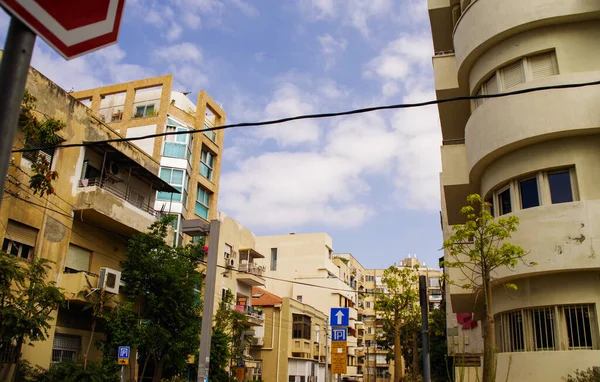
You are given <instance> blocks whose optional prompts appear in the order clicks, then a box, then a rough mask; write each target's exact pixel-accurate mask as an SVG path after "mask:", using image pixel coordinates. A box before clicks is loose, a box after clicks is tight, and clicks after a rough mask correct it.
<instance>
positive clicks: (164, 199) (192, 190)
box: [71, 75, 225, 245]
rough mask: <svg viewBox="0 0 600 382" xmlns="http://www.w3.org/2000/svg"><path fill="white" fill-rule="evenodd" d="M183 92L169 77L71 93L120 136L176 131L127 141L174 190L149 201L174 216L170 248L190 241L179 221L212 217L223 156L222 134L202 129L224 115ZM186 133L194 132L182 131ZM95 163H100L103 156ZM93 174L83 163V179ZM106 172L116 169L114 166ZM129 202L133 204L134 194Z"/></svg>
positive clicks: (93, 166)
mask: <svg viewBox="0 0 600 382" xmlns="http://www.w3.org/2000/svg"><path fill="white" fill-rule="evenodd" d="M188 94H189V93H182V92H178V91H175V90H173V77H172V76H171V75H166V76H160V77H153V78H146V79H142V80H137V81H131V82H126V83H121V84H115V85H109V86H104V87H100V88H95V89H89V90H83V91H78V92H74V93H72V94H71V95H72V96H73V97H75V98H76V99H78V100H79V101H80V102H82V103H84V104H85V105H86V106H88V107H89V108H90V109H91V110H92V113H93V115H94V116H95V117H96V118H98V119H99V120H100V121H102V122H103V123H106V124H108V126H110V128H111V129H113V130H114V131H116V132H117V133H119V134H121V135H122V136H124V137H127V138H134V137H141V136H146V135H151V134H160V133H165V132H173V133H179V134H177V135H168V136H159V137H153V138H146V139H140V140H136V141H132V142H133V143H134V144H135V145H137V146H138V147H139V148H140V149H141V150H142V151H144V152H145V153H146V154H148V155H149V156H151V157H152V158H154V159H155V160H157V161H158V162H159V163H160V172H159V176H160V178H161V179H162V180H164V181H165V182H167V183H169V184H170V185H171V186H172V187H173V188H175V189H176V190H177V191H178V192H179V193H170V192H159V193H158V194H157V195H156V198H155V199H154V200H152V202H151V203H150V205H151V207H152V208H153V209H154V210H156V211H160V212H161V213H166V214H171V215H176V216H177V220H176V222H175V224H174V228H175V237H174V244H176V245H180V244H183V243H184V241H187V240H190V239H186V238H185V236H184V235H183V233H182V231H181V225H182V224H181V222H182V220H185V219H198V218H201V219H204V220H207V221H210V220H212V219H215V218H216V217H217V200H218V193H219V180H220V174H221V157H222V153H223V130H217V131H204V132H202V130H206V129H207V128H211V127H216V126H221V125H224V124H225V112H224V111H223V110H222V109H221V107H220V106H219V105H218V104H217V103H216V102H215V101H214V100H213V99H212V98H210V97H209V95H208V94H207V93H206V92H205V91H201V92H199V93H198V95H197V98H196V103H195V104H194V102H192V101H191V100H190V99H189V98H188ZM192 131H198V133H186V132H192ZM99 160H100V162H102V163H104V162H105V161H103V158H99ZM99 170H100V168H99V164H98V163H89V164H88V166H87V168H86V171H87V175H86V176H87V177H89V179H90V181H94V179H96V177H97V175H98V174H97V173H98V171H99ZM109 171H110V172H113V171H114V172H117V173H119V171H121V170H120V168H119V167H118V166H116V165H115V166H113V167H109ZM122 175H126V174H122ZM129 198H131V199H134V200H135V199H136V198H137V195H135V194H134V195H132V196H129Z"/></svg>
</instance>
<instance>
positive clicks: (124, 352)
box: [119, 346, 130, 358]
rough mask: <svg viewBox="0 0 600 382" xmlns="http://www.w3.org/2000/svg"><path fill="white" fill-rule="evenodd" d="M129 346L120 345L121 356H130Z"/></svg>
mask: <svg viewBox="0 0 600 382" xmlns="http://www.w3.org/2000/svg"><path fill="white" fill-rule="evenodd" d="M129 351H130V348H129V346H119V358H129Z"/></svg>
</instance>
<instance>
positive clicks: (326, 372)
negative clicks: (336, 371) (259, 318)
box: [280, 313, 329, 382]
mask: <svg viewBox="0 0 600 382" xmlns="http://www.w3.org/2000/svg"><path fill="white" fill-rule="evenodd" d="M280 314H281V313H280ZM328 371H329V317H327V324H325V382H329V379H327V377H328V374H329V373H328Z"/></svg>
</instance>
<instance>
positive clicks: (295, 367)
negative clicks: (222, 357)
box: [250, 286, 328, 382]
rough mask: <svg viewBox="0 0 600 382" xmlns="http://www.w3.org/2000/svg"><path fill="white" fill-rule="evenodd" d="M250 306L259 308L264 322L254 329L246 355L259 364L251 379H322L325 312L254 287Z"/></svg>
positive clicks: (324, 346)
mask: <svg viewBox="0 0 600 382" xmlns="http://www.w3.org/2000/svg"><path fill="white" fill-rule="evenodd" d="M252 305H254V306H260V307H261V308H262V311H263V312H264V314H265V324H264V326H263V327H260V328H257V329H256V330H255V337H254V343H253V346H252V350H251V351H250V354H251V355H252V358H253V359H254V360H256V362H257V363H258V365H259V367H258V368H257V369H255V371H256V372H255V373H254V374H253V375H252V377H253V378H252V379H251V380H262V381H294V382H297V381H298V382H302V381H303V382H317V381H325V370H326V367H327V365H326V363H325V361H326V358H327V357H326V351H327V349H326V344H327V325H328V317H327V315H326V314H324V313H323V312H321V311H320V310H318V309H316V308H314V307H312V306H310V305H308V304H305V303H302V302H300V301H298V300H296V299H293V298H290V297H279V296H277V295H276V294H274V293H271V292H268V291H266V290H264V289H262V288H260V287H256V286H255V287H253V288H252Z"/></svg>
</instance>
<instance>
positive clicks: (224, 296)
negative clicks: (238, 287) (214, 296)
mask: <svg viewBox="0 0 600 382" xmlns="http://www.w3.org/2000/svg"><path fill="white" fill-rule="evenodd" d="M228 293H229V289H227V288H222V289H221V301H226V300H227V294H228Z"/></svg>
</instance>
